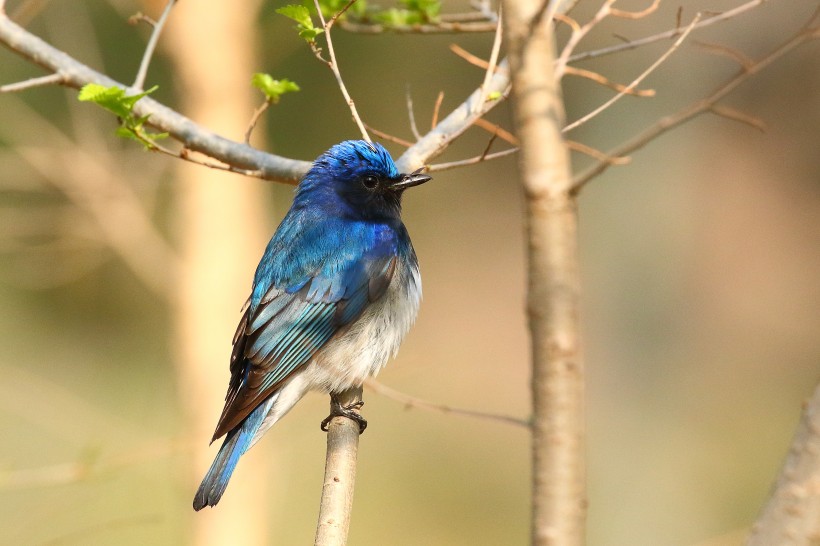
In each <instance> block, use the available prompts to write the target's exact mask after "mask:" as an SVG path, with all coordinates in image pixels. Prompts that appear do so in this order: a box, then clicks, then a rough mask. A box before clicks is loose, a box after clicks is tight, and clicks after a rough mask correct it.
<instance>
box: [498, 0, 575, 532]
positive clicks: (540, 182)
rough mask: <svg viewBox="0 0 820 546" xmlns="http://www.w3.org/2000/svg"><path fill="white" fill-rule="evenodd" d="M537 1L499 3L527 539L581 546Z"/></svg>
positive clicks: (561, 225) (568, 273) (548, 38)
mask: <svg viewBox="0 0 820 546" xmlns="http://www.w3.org/2000/svg"><path fill="white" fill-rule="evenodd" d="M542 4H543V1H542V0H506V1H505V2H504V22H505V31H506V39H507V47H508V50H509V57H510V68H511V75H512V84H513V88H512V101H513V110H514V116H515V124H516V131H517V134H518V137H519V139H520V141H521V148H520V149H521V151H520V163H519V165H520V170H521V173H520V174H521V181H522V184H523V186H524V196H525V199H526V228H527V255H528V262H529V263H528V295H527V312H528V316H529V327H530V335H531V339H532V367H533V371H532V397H533V443H532V464H533V476H532V479H533V490H532V510H533V514H532V543H533V544H535V545H539V546H541V545H568V546H569V545H572V546H580V545H581V544H583V543H584V526H585V517H586V497H585V492H584V488H585V475H584V474H585V468H584V405H583V404H584V366H583V360H582V355H581V340H580V332H579V304H580V280H579V272H578V241H577V228H578V219H577V209H576V203H575V200H574V198H573V196H572V195H571V182H572V177H571V170H570V162H569V154H568V151H567V148H566V147H565V145H564V141H563V139H562V137H561V128H562V127H563V125H564V107H563V102H562V99H561V93H560V88H559V83H558V82H556V81H555V76H554V74H553V71H552V70H551V67H552V66H553V64H554V62H555V51H554V47H555V46H554V37H553V34H552V22H551V21H549V20H548V17H542V18H541V22H540V23H539V24H537V25H535V28H532V27H533V25H532V23H531V21H532V19H533V16H534V15H535V14H536V13H537V12H538V10H539V9H540V7H541V6H542Z"/></svg>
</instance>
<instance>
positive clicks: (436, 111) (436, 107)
mask: <svg viewBox="0 0 820 546" xmlns="http://www.w3.org/2000/svg"><path fill="white" fill-rule="evenodd" d="M442 101H444V91H439V92H438V96H437V97H436V103H435V104H434V105H433V119H432V121H430V129H435V128H436V125H437V124H438V114H439V111H440V110H441V103H442Z"/></svg>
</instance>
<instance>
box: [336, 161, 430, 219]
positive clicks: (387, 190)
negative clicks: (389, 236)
mask: <svg viewBox="0 0 820 546" xmlns="http://www.w3.org/2000/svg"><path fill="white" fill-rule="evenodd" d="M420 170H421V169H419V171H420ZM419 171H416V172H414V173H411V174H399V175H398V176H394V177H390V176H389V175H388V174H387V173H385V172H378V171H376V170H370V169H367V170H365V171H364V172H362V173H360V174H358V173H357V174H355V175H353V177H352V179H348V180H346V181H345V183H343V184H340V185H339V187H338V193H339V195H341V196H342V197H343V198H344V200H345V201H347V202H348V203H349V204H350V205H352V206H353V209H354V210H355V211H356V212H357V213H359V214H361V215H363V216H365V217H371V218H380V217H392V216H398V215H399V213H400V211H401V196H402V194H403V193H404V190H406V189H407V188H411V187H413V186H418V185H420V184H424V183H425V182H427V181H428V180H430V179H431V177H430V176H429V175H426V174H421V173H420V172H419Z"/></svg>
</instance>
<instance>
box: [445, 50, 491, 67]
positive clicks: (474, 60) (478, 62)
mask: <svg viewBox="0 0 820 546" xmlns="http://www.w3.org/2000/svg"><path fill="white" fill-rule="evenodd" d="M449 48H450V51H452V52H453V53H455V54H456V55H458V56H459V57H461V58H462V59H464V60H465V61H467V62H468V63H470V64H471V65H473V66H477V67H479V68H483V69H484V70H487V69H488V68H489V67H490V63H488V62H487V61H485V60H484V59H482V58H481V57H479V56H478V55H473V54H472V53H470V52H469V51H467V50H466V49H464V48H463V47H461V46H460V45H458V44H450V46H449Z"/></svg>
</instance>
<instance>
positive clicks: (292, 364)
mask: <svg viewBox="0 0 820 546" xmlns="http://www.w3.org/2000/svg"><path fill="white" fill-rule="evenodd" d="M355 255H356V253H353V252H348V253H346V254H342V255H341V257H340V255H339V253H338V252H337V251H335V249H329V251H328V253H327V256H325V258H324V260H322V261H321V262H320V263H319V264H318V266H316V264H315V261H314V270H313V272H312V273H309V274H304V273H300V274H299V275H298V277H297V278H298V279H299V280H298V281H297V282H292V283H287V282H280V283H279V284H278V285H276V284H273V283H272V286H270V287H269V288H268V290H267V291H266V292H265V293H264V294H263V295H262V297H261V298H259V301H258V303H257V304H256V305H254V304H253V301H252V302H251V305H249V306H248V309H247V310H246V311H245V313H244V315H243V316H242V319H241V320H240V322H239V326H238V328H237V331H236V335H235V337H234V346H233V352H232V355H231V381H230V384H229V386H228V394H227V396H226V398H225V407H224V409H223V411H222V416H221V417H220V419H219V423H218V424H217V427H216V431H215V432H214V440H215V439H217V438H219V437H220V436H222V435H224V434H226V433H227V432H228V431H230V430H231V429H233V428H235V427H236V426H237V425H239V424H240V423H241V422H242V420H243V419H245V417H247V416H248V414H250V413H251V412H252V411H253V410H254V408H256V407H257V406H258V405H259V404H260V403H262V401H264V400H265V399H266V398H267V397H268V396H270V395H271V394H272V393H273V392H274V391H276V389H278V388H279V386H280V385H281V384H282V383H283V382H284V381H286V380H287V379H288V378H289V377H290V376H291V375H292V374H293V373H294V372H296V371H297V370H298V369H300V368H301V367H302V366H304V365H305V364H307V363H308V362H310V360H311V359H312V358H313V356H314V355H315V354H316V352H317V351H319V350H320V349H321V348H322V347H323V346H324V345H325V344H327V343H328V342H329V341H330V340H331V339H332V338H333V337H334V336H335V335H337V334H338V333H339V332H340V331H342V330H344V329H346V328H347V327H348V326H349V325H350V324H352V323H353V322H355V321H356V320H357V319H358V318H359V317H360V316H361V315H362V313H363V312H364V310H365V309H366V308H367V306H368V305H369V304H370V303H372V302H374V301H377V300H378V299H379V298H381V297H382V296H383V295H384V293H385V291H386V290H387V287H388V286H389V285H390V282H391V280H392V278H393V275H394V273H395V269H396V252H395V244H394V242H393V239H392V238H388V239H385V238H382V240H379V241H376V244H371V245H370V246H369V247H367V248H366V249H365V252H363V253H361V257H360V258H358V259H355V260H354V259H352V256H355ZM255 290H256V288H255Z"/></svg>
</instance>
